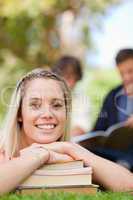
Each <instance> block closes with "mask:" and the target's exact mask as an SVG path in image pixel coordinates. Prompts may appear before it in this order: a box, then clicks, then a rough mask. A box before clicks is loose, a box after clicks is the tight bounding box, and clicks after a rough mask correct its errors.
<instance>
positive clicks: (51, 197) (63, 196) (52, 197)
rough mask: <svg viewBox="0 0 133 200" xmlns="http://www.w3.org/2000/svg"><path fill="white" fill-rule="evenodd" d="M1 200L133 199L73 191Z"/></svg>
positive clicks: (2, 199) (7, 196)
mask: <svg viewBox="0 0 133 200" xmlns="http://www.w3.org/2000/svg"><path fill="white" fill-rule="evenodd" d="M0 200H133V195H131V194H128V193H112V192H108V193H107V192H98V193H97V194H96V195H76V194H71V193H58V192H57V193H42V194H36V195H34V194H31V195H24V194H23V195H20V194H19V195H16V194H9V195H4V196H1V197H0Z"/></svg>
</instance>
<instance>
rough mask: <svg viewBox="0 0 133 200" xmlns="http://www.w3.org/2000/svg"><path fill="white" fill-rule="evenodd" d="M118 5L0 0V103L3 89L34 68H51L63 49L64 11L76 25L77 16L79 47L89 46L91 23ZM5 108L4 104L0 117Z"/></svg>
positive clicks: (92, 0)
mask: <svg viewBox="0 0 133 200" xmlns="http://www.w3.org/2000/svg"><path fill="white" fill-rule="evenodd" d="M119 2H120V0H78V1H77V0H67V1H65V0H23V1H20V0H4V1H3V0H0V89H1V102H4V101H5V97H3V95H5V94H6V93H7V94H8V93H9V92H5V91H8V90H6V89H5V87H8V86H11V85H13V84H14V83H15V82H16V80H17V79H18V78H19V77H20V76H21V75H22V74H24V73H25V72H26V71H28V70H30V69H32V68H34V67H36V66H44V65H45V64H47V65H51V64H52V63H53V62H54V61H55V60H56V59H57V58H58V56H59V55H60V54H61V50H62V49H63V48H64V46H62V40H61V35H60V29H59V26H60V25H59V22H60V19H61V18H62V15H63V14H64V13H65V12H66V11H70V12H71V13H72V14H73V16H74V20H75V21H76V19H77V18H78V17H79V16H80V27H81V30H82V37H81V38H80V39H81V43H84V44H85V45H87V46H89V45H90V37H89V36H90V26H91V23H92V20H94V21H95V19H97V16H99V15H101V14H104V13H105V12H106V10H107V9H108V8H109V7H110V6H111V5H115V4H117V3H119ZM84 14H87V17H84ZM64 29H65V26H64ZM3 88H4V89H3ZM3 90H4V92H3ZM5 96H6V95H5ZM7 96H8V95H7ZM6 98H7V97H6ZM5 107H6V106H5V105H4V103H3V104H2V107H1V110H0V113H1V112H2V109H3V108H5Z"/></svg>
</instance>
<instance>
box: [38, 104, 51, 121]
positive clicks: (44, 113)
mask: <svg viewBox="0 0 133 200" xmlns="http://www.w3.org/2000/svg"><path fill="white" fill-rule="evenodd" d="M40 117H41V118H45V119H51V118H53V112H52V110H51V109H50V107H45V108H44V109H42V110H41V112H40Z"/></svg>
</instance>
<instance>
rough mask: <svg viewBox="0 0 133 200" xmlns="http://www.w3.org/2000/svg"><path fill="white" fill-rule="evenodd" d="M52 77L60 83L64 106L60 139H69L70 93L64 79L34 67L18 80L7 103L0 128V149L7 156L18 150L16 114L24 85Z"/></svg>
mask: <svg viewBox="0 0 133 200" xmlns="http://www.w3.org/2000/svg"><path fill="white" fill-rule="evenodd" d="M36 78H44V79H54V80H56V81H58V82H59V83H60V85H61V88H62V91H63V93H64V100H65V107H66V129H65V131H64V133H63V135H62V137H61V139H60V140H61V141H66V140H69V137H70V136H69V126H70V111H71V95H70V91H69V89H68V87H67V85H66V83H65V81H64V80H63V79H62V78H61V77H60V76H58V75H56V74H54V73H53V72H51V71H49V70H43V69H40V68H36V69H35V70H32V71H31V72H29V73H28V74H27V75H25V76H24V77H22V79H20V81H19V82H18V84H17V86H16V88H15V90H14V92H13V94H12V97H11V102H10V105H9V110H8V112H7V115H6V118H5V121H4V126H3V129H2V136H1V141H0V149H4V150H5V154H6V156H7V158H10V157H13V156H14V155H15V154H16V153H17V152H18V150H19V144H20V133H21V128H20V124H19V122H18V114H19V112H20V108H21V103H22V99H23V95H24V90H25V85H26V84H27V82H29V81H31V80H33V79H36Z"/></svg>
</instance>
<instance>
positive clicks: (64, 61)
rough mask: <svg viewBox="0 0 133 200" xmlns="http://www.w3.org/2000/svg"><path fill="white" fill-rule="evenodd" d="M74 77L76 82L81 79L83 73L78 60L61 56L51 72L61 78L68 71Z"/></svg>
mask: <svg viewBox="0 0 133 200" xmlns="http://www.w3.org/2000/svg"><path fill="white" fill-rule="evenodd" d="M69 70H70V71H71V73H73V74H74V75H76V78H77V81H78V80H81V79H82V76H83V72H82V67H81V63H80V61H79V59H78V58H76V57H74V56H67V55H66V56H62V57H61V58H60V59H59V60H58V61H57V62H56V63H55V65H54V66H53V68H52V71H53V72H54V73H56V74H59V75H61V76H63V75H64V74H66V73H67V72H68V71H69Z"/></svg>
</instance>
